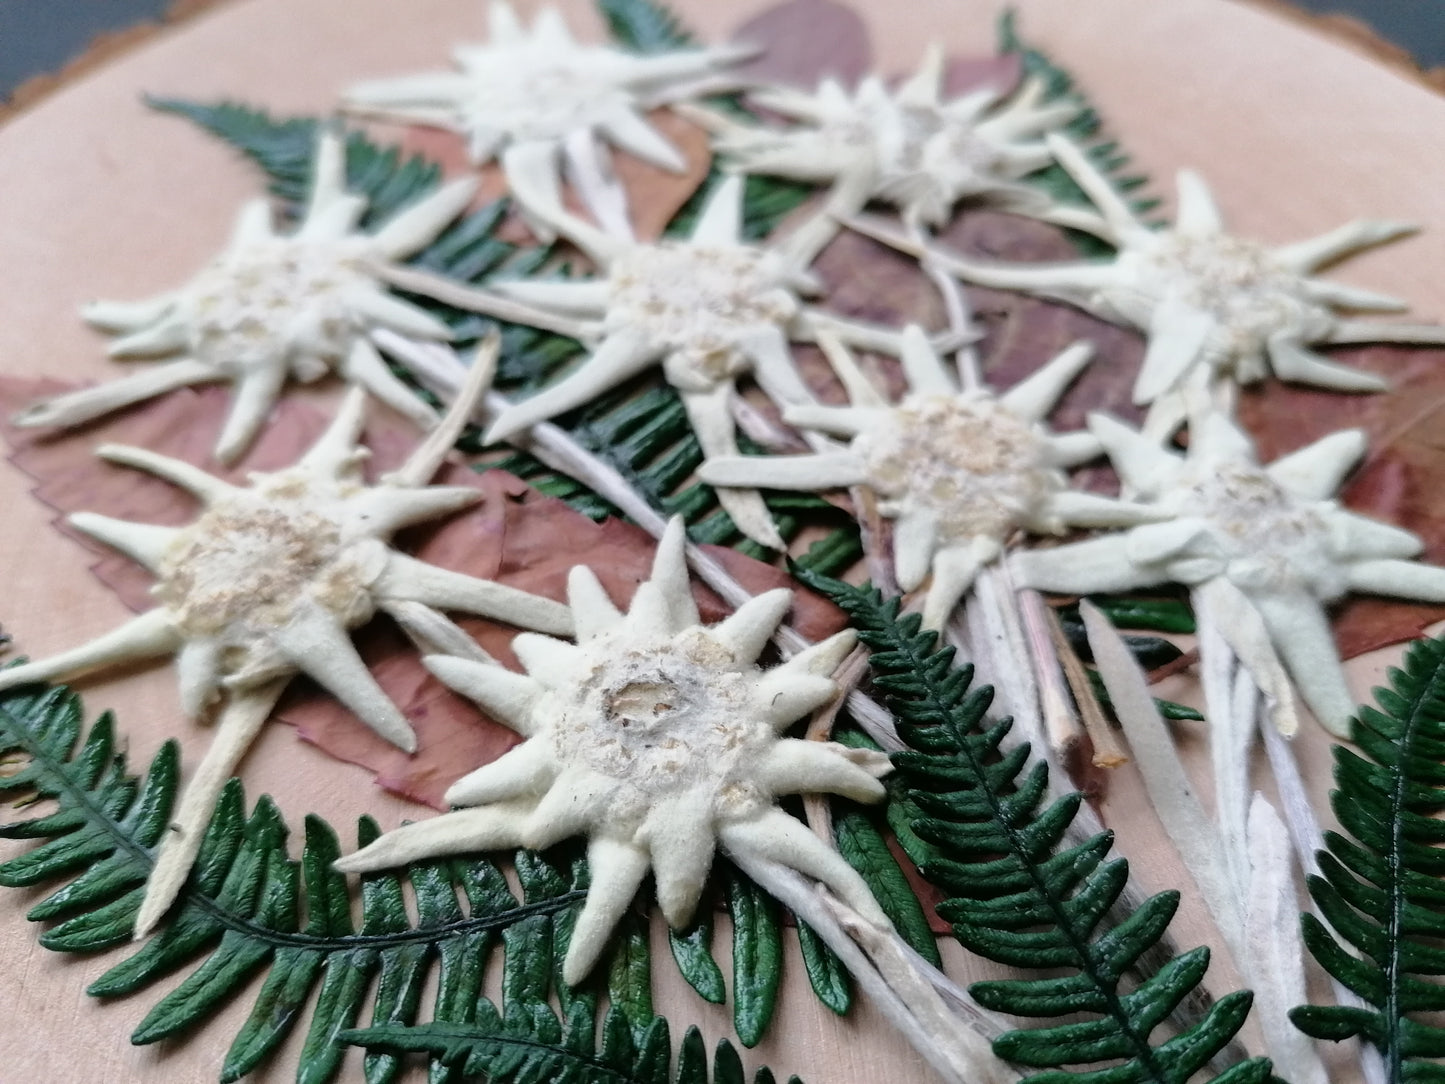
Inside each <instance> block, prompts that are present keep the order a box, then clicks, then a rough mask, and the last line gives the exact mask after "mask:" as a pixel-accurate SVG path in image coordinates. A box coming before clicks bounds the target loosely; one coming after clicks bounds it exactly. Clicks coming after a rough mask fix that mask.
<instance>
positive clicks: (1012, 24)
mask: <svg viewBox="0 0 1445 1084" xmlns="http://www.w3.org/2000/svg"><path fill="white" fill-rule="evenodd" d="M998 51H999V52H1000V53H1003V54H1005V55H1008V54H1017V55H1018V57H1019V59H1020V60H1021V61H1022V63H1023V69H1024V75H1025V77H1030V78H1037V79H1042V80H1043V83H1044V89H1045V92H1046V94H1045V96H1046V97H1047V98H1050V99H1053V98H1063V99H1064V100H1066V101H1072V102H1075V103H1077V104H1078V105H1079V106H1080V107H1081V109H1080V112H1079V114H1078V116H1076V117H1075V118H1074V119H1073V120H1072V121H1070V122H1069V124H1068V125H1066V126H1065V127H1064V129H1063V130H1064V133H1065V134H1066V135H1068V136H1070V137H1072V138H1073V139H1075V140H1077V141H1078V142H1080V143H1082V144H1083V145H1084V148H1085V151H1086V153H1087V154H1088V155H1089V157H1090V158H1092V159H1093V161H1094V164H1095V165H1096V166H1098V167H1099V169H1100V171H1101V172H1103V174H1104V175H1105V176H1106V177H1109V178H1110V179H1111V180H1112V181H1113V182H1114V184H1115V185H1116V186H1117V187H1118V188H1119V189H1120V190H1121V191H1124V192H1133V191H1137V190H1138V189H1140V188H1142V187H1143V186H1144V185H1145V184H1147V183H1148V179H1147V178H1146V177H1144V176H1142V175H1140V174H1136V173H1130V172H1128V169H1129V161H1130V159H1129V156H1128V155H1127V154H1126V153H1124V151H1123V150H1122V149H1121V148H1120V146H1119V144H1118V143H1116V142H1113V141H1101V140H1099V138H1098V136H1099V132H1100V128H1101V125H1100V122H1099V114H1098V111H1097V110H1095V108H1094V107H1093V105H1092V104H1090V102H1089V100H1088V98H1087V97H1086V96H1085V95H1084V93H1083V91H1081V90H1080V89H1079V86H1078V84H1077V83H1076V82H1075V81H1074V77H1073V76H1072V75H1070V74H1069V73H1068V72H1067V71H1065V70H1064V69H1063V68H1061V67H1059V66H1058V65H1057V64H1055V63H1054V62H1053V61H1052V60H1050V59H1049V57H1048V56H1046V55H1045V54H1044V53H1042V52H1040V51H1039V50H1038V49H1035V48H1034V47H1033V46H1031V45H1029V44H1028V42H1026V41H1025V40H1024V39H1023V37H1022V36H1021V35H1020V34H1019V30H1018V13H1017V12H1016V11H1014V10H1013V9H1012V8H1010V9H1008V10H1006V11H1004V13H1003V14H1002V15H1000V16H999V20H998ZM1025 183H1026V184H1028V185H1030V186H1032V187H1034V188H1038V189H1040V190H1041V191H1043V192H1044V194H1045V195H1048V196H1050V197H1052V198H1053V199H1055V200H1057V201H1059V202H1060V203H1071V204H1080V205H1082V206H1086V207H1087V206H1090V203H1089V198H1088V196H1086V195H1085V194H1084V191H1083V189H1081V188H1080V187H1079V186H1078V184H1077V183H1076V182H1075V181H1074V179H1073V178H1072V177H1070V176H1069V174H1068V172H1067V171H1066V170H1065V169H1064V168H1063V167H1062V166H1059V165H1057V164H1054V165H1050V166H1046V167H1045V168H1044V169H1041V170H1039V171H1038V172H1036V173H1031V174H1029V176H1028V177H1027V178H1025ZM1130 203H1131V204H1132V205H1133V208H1134V210H1135V212H1136V213H1138V214H1140V215H1145V214H1148V213H1149V212H1150V211H1152V210H1154V208H1156V207H1157V206H1159V201H1158V200H1157V199H1148V198H1139V197H1138V196H1135V197H1134V198H1133V199H1131V200H1130ZM1069 240H1071V241H1072V242H1073V243H1074V246H1075V247H1076V248H1077V249H1078V250H1079V252H1080V253H1081V254H1083V255H1085V256H1105V255H1108V254H1109V253H1111V252H1112V251H1113V250H1112V249H1111V248H1110V247H1109V246H1108V245H1106V244H1105V243H1104V242H1103V241H1100V240H1099V239H1098V238H1097V237H1092V236H1090V235H1088V234H1084V233H1076V232H1073V231H1069Z"/></svg>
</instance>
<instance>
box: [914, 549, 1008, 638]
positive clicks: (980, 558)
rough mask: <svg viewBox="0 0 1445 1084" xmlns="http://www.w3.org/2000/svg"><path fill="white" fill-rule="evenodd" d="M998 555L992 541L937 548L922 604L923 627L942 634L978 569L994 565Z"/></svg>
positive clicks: (975, 576)
mask: <svg viewBox="0 0 1445 1084" xmlns="http://www.w3.org/2000/svg"><path fill="white" fill-rule="evenodd" d="M1001 552H1002V547H1001V546H1000V545H999V544H998V542H997V541H996V540H995V539H992V538H984V537H978V538H973V539H970V540H969V542H968V543H967V544H963V545H951V546H944V547H943V548H941V549H940V550H939V551H938V552H937V553H936V554H935V555H934V557H933V582H932V583H930V584H929V585H928V594H927V596H926V597H925V598H924V600H923V627H924V628H925V629H930V630H932V631H934V632H939V631H942V629H943V626H944V625H946V624H947V623H948V619H949V617H950V616H951V615H952V614H953V611H954V609H955V608H957V606H958V603H959V600H960V599H962V598H963V596H964V595H965V594H967V593H968V589H969V588H970V587H972V586H973V581H974V580H975V579H976V578H977V576H978V573H979V569H981V568H983V567H984V566H985V565H987V564H990V563H992V562H993V561H995V560H996V559H997V558H998V555H999V554H1000V553H1001Z"/></svg>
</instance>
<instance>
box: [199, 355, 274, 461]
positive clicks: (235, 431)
mask: <svg viewBox="0 0 1445 1084" xmlns="http://www.w3.org/2000/svg"><path fill="white" fill-rule="evenodd" d="M285 385H286V369H285V368H284V367H283V366H280V365H276V366H271V367H268V368H264V369H253V370H251V371H250V372H249V373H247V374H246V375H244V376H242V377H240V378H239V379H237V381H236V384H235V391H234V392H233V393H232V395H231V409H230V413H228V414H227V415H226V423H225V425H223V426H222V427H221V434H220V436H218V437H217V438H216V448H215V456H216V459H217V461H218V462H221V463H234V462H235V461H236V460H237V459H239V458H240V457H241V455H242V454H243V453H244V452H245V451H246V449H247V448H249V447H250V446H251V442H252V441H254V440H255V439H256V434H257V433H259V432H260V431H261V426H263V425H264V424H266V419H267V418H269V417H270V416H271V408H272V407H274V406H275V405H276V400H277V399H279V398H280V396H281V389H282V388H283V387H285Z"/></svg>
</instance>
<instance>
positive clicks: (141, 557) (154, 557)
mask: <svg viewBox="0 0 1445 1084" xmlns="http://www.w3.org/2000/svg"><path fill="white" fill-rule="evenodd" d="M68 518H69V520H70V524H71V526H73V527H75V528H77V529H79V530H82V531H84V532H85V533H86V534H88V535H90V537H91V538H94V539H96V540H97V541H100V542H104V543H105V544H106V545H107V546H113V547H114V548H115V549H118V550H120V552H121V553H123V554H125V555H126V556H127V557H129V558H130V559H131V560H132V561H135V562H136V563H137V564H140V565H144V566H145V568H146V570H147V571H148V572H152V573H158V572H159V571H160V567H161V562H162V561H163V560H165V556H166V553H167V552H168V551H169V550H170V548H171V545H172V544H173V543H174V542H175V540H176V538H177V536H178V535H179V534H180V533H181V532H180V531H179V530H178V529H177V528H175V527H157V526H155V525H153V524H150V523H131V522H130V521H129V520H124V519H113V518H112V517H110V516H102V515H97V514H96V513H95V512H75V513H73V514H72V515H70V516H69V517H68Z"/></svg>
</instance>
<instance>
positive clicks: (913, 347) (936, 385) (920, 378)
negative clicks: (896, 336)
mask: <svg viewBox="0 0 1445 1084" xmlns="http://www.w3.org/2000/svg"><path fill="white" fill-rule="evenodd" d="M902 361H903V373H904V375H905V376H906V377H907V378H908V386H909V388H911V389H912V390H913V391H914V392H916V393H918V394H920V395H956V394H958V389H957V388H956V387H955V386H954V383H953V380H952V378H951V377H950V376H949V375H948V371H947V369H945V368H944V364H943V361H942V359H941V358H939V356H938V354H937V353H936V352H935V351H934V349H933V344H932V343H930V342H929V341H928V335H927V334H926V333H925V332H924V330H923V329H922V328H921V327H919V326H918V325H917V324H909V325H908V326H907V327H905V328H904V329H903V351H902Z"/></svg>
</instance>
